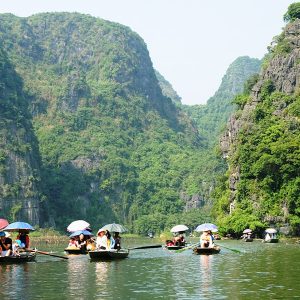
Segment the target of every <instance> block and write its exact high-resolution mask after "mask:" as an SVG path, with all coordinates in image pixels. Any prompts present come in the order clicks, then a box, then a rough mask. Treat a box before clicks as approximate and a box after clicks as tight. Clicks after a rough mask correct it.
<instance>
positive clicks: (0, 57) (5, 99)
mask: <svg viewBox="0 0 300 300" xmlns="http://www.w3.org/2000/svg"><path fill="white" fill-rule="evenodd" d="M38 153H39V152H38V147H37V140H36V138H35V135H34V133H33V128H32V124H31V117H30V114H29V112H28V103H27V99H26V95H25V94H24V91H23V85H22V80H21V78H20V77H19V76H18V75H17V74H16V72H15V70H14V68H13V66H12V65H11V63H10V62H9V60H8V58H7V55H6V54H5V52H4V51H3V50H2V49H0V213H1V216H2V217H5V218H8V219H9V220H11V221H16V220H24V221H27V222H30V223H31V224H33V225H39V217H40V209H39V202H40V199H39V198H40V195H39V190H38V182H39V180H40V169H39V167H40V166H39V155H38Z"/></svg>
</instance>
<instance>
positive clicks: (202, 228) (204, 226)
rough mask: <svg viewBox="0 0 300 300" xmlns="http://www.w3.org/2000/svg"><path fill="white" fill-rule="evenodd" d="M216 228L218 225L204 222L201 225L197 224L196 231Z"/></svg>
mask: <svg viewBox="0 0 300 300" xmlns="http://www.w3.org/2000/svg"><path fill="white" fill-rule="evenodd" d="M216 229H218V226H217V225H215V224H212V223H204V224H201V225H199V226H197V228H196V229H195V231H197V232H200V231H208V230H210V231H213V230H216Z"/></svg>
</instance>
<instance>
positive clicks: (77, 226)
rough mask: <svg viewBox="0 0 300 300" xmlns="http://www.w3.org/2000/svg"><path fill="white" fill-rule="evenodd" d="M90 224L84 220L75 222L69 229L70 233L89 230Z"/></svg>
mask: <svg viewBox="0 0 300 300" xmlns="http://www.w3.org/2000/svg"><path fill="white" fill-rule="evenodd" d="M89 226H90V224H89V223H88V222H86V221H84V220H77V221H73V222H72V223H71V224H70V225H69V226H68V228H67V230H68V231H69V232H75V231H78V230H85V229H87V228H89Z"/></svg>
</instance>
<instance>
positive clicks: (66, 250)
mask: <svg viewBox="0 0 300 300" xmlns="http://www.w3.org/2000/svg"><path fill="white" fill-rule="evenodd" d="M64 251H65V252H66V253H67V254H72V255H80V254H88V251H87V250H82V249H68V248H66V249H64Z"/></svg>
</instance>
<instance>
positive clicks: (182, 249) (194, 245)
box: [175, 243, 199, 253]
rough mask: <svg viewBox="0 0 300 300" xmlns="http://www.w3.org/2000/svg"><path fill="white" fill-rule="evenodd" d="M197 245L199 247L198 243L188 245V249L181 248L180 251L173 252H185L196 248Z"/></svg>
mask: <svg viewBox="0 0 300 300" xmlns="http://www.w3.org/2000/svg"><path fill="white" fill-rule="evenodd" d="M198 245H199V243H196V244H193V245H190V246H188V247H184V248H181V249H178V250H175V252H176V253H180V252H183V251H185V250H188V249H191V248H194V247H196V246H198Z"/></svg>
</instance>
